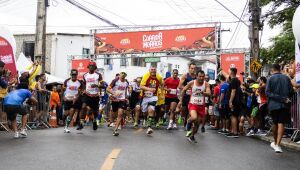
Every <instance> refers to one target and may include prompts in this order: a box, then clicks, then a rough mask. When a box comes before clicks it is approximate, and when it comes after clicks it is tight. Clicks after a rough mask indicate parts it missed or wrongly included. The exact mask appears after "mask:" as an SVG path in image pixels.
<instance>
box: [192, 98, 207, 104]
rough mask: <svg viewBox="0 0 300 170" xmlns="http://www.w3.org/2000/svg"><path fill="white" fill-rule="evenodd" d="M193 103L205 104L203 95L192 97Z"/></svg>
mask: <svg viewBox="0 0 300 170" xmlns="http://www.w3.org/2000/svg"><path fill="white" fill-rule="evenodd" d="M191 103H192V104H195V105H203V104H204V100H203V97H192V99H191Z"/></svg>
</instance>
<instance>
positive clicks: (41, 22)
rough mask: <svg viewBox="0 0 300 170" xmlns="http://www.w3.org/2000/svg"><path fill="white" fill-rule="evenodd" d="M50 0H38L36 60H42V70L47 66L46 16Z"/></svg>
mask: <svg viewBox="0 0 300 170" xmlns="http://www.w3.org/2000/svg"><path fill="white" fill-rule="evenodd" d="M47 6H48V0H38V2H37V15H36V31H35V47H34V60H35V61H36V60H37V61H41V62H42V72H43V73H45V69H46V68H45V67H46V17H47Z"/></svg>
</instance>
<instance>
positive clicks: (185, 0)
mask: <svg viewBox="0 0 300 170" xmlns="http://www.w3.org/2000/svg"><path fill="white" fill-rule="evenodd" d="M184 2H185V3H186V4H187V5H188V6H189V7H190V8H191V9H192V10H193V11H194V12H195V13H196V14H197V15H198V16H199V17H200V18H203V17H202V16H201V15H200V14H199V13H198V11H197V10H196V9H195V8H193V7H192V5H191V4H190V3H189V2H188V1H187V0H184ZM204 21H208V20H206V19H204Z"/></svg>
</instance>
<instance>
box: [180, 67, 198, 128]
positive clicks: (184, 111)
mask: <svg viewBox="0 0 300 170" xmlns="http://www.w3.org/2000/svg"><path fill="white" fill-rule="evenodd" d="M195 79H196V64H195V63H190V64H189V72H188V73H186V74H184V75H182V77H181V79H180V82H179V86H178V88H179V89H180V90H182V89H183V88H184V87H185V86H186V85H187V84H188V83H189V82H190V81H192V80H195ZM190 94H191V91H190V89H188V90H187V92H186V94H185V95H184V97H183V101H182V108H180V107H177V108H176V110H181V117H182V118H184V127H185V126H186V123H187V119H188V113H189V111H188V103H189V101H190V98H191V96H190Z"/></svg>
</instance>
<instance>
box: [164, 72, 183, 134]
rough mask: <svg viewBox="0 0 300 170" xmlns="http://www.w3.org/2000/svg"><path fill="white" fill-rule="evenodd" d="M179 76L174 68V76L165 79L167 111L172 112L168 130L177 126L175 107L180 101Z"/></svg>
mask: <svg viewBox="0 0 300 170" xmlns="http://www.w3.org/2000/svg"><path fill="white" fill-rule="evenodd" d="M179 82H180V80H179V78H178V70H177V69H174V70H173V76H172V77H169V78H167V79H166V80H165V83H164V85H165V90H166V91H167V94H166V99H165V105H166V111H167V112H168V111H169V112H170V121H169V126H168V128H167V129H168V130H171V129H172V128H175V129H176V128H177V125H176V121H175V120H176V119H175V109H176V107H177V104H178V102H179V99H178V90H177V87H178V85H179Z"/></svg>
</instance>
